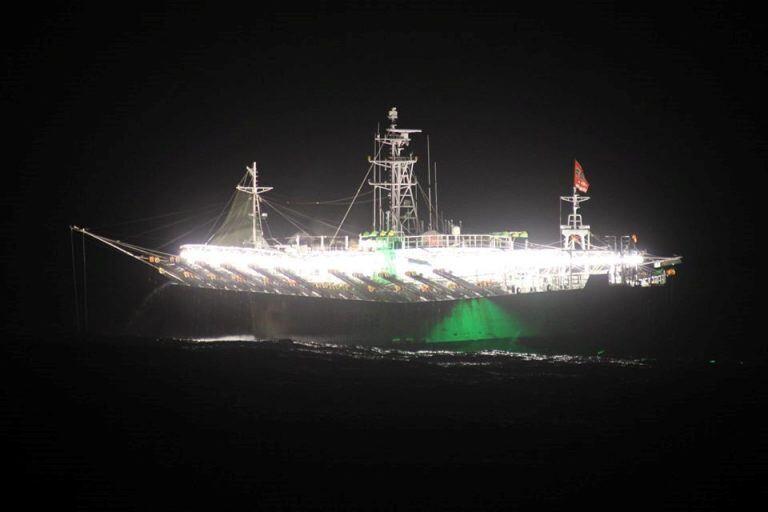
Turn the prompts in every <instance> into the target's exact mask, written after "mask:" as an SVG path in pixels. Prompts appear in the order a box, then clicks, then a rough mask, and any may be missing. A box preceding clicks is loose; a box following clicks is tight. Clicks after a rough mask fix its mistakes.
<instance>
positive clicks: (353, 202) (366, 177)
mask: <svg viewBox="0 0 768 512" xmlns="http://www.w3.org/2000/svg"><path fill="white" fill-rule="evenodd" d="M382 147H383V145H382V146H379V150H378V151H377V152H376V156H375V157H373V160H372V161H371V165H369V166H368V171H367V172H366V173H365V176H363V181H361V182H360V186H359V187H357V192H355V196H354V197H353V198H352V202H350V203H349V208H347V212H346V213H345V214H344V217H343V218H342V219H341V222H339V226H338V227H337V228H336V232H335V233H334V234H333V237H332V238H331V245H333V242H335V241H336V236H337V235H338V234H339V230H340V229H341V226H342V225H344V221H346V220H347V216H348V215H349V212H350V211H351V210H352V205H354V204H355V199H357V196H358V195H359V194H360V191H361V190H362V189H363V185H364V184H365V182H366V180H368V175H369V174H371V169H373V166H374V165H376V164H375V161H376V159H378V158H379V154H380V153H381V148H382Z"/></svg>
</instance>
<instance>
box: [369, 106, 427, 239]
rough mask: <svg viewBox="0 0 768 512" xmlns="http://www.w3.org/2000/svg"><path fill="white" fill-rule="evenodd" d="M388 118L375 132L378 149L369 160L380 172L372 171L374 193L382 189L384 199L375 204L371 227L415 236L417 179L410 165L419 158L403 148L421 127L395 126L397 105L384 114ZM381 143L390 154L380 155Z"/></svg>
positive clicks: (417, 215)
mask: <svg viewBox="0 0 768 512" xmlns="http://www.w3.org/2000/svg"><path fill="white" fill-rule="evenodd" d="M387 117H388V118H389V121H390V125H389V127H388V128H387V129H386V132H385V134H384V135H381V134H377V135H376V137H375V141H376V143H377V144H378V145H379V148H380V149H379V151H378V152H377V154H376V156H375V157H374V158H370V157H369V158H368V161H369V162H370V163H372V164H374V165H375V166H376V167H377V168H380V169H381V170H383V172H375V173H374V178H373V181H370V182H369V184H370V185H371V186H373V187H374V195H376V193H377V192H379V191H385V193H386V201H385V200H384V198H382V200H381V201H379V203H378V211H376V212H375V214H374V219H373V229H374V230H386V231H394V232H395V233H397V234H399V235H415V234H418V233H419V232H420V225H419V213H418V207H417V203H416V187H417V185H418V182H417V180H416V176H415V174H414V172H413V166H414V165H415V164H416V161H417V160H418V158H417V157H416V156H414V155H413V154H412V153H410V154H407V155H406V154H405V153H404V150H405V149H406V147H407V146H408V145H409V144H410V142H411V137H410V136H411V134H412V133H421V130H414V129H405V128H398V127H397V117H398V115H397V107H392V109H391V110H390V111H389V114H388V116H387ZM382 146H388V148H389V152H388V153H389V154H387V155H386V156H385V157H384V158H380V155H381V153H382V150H383V149H384V148H383V147H382Z"/></svg>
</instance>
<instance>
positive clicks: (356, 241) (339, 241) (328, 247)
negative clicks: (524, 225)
mask: <svg viewBox="0 0 768 512" xmlns="http://www.w3.org/2000/svg"><path fill="white" fill-rule="evenodd" d="M276 245H278V246H282V247H285V248H287V247H293V248H300V249H302V250H311V251H344V250H349V249H358V248H360V249H363V250H365V249H378V248H382V247H388V248H393V249H433V248H448V247H453V248H459V247H461V248H464V247H469V248H490V249H524V248H526V247H527V246H528V240H527V239H526V238H518V237H514V236H506V235H488V234H486V235H445V234H424V235H410V236H394V235H389V234H386V233H385V232H383V233H382V234H376V235H369V234H362V235H359V236H357V237H354V238H351V237H349V236H338V237H336V238H333V237H331V236H311V235H296V236H293V237H290V238H286V239H284V241H283V242H282V243H279V244H276Z"/></svg>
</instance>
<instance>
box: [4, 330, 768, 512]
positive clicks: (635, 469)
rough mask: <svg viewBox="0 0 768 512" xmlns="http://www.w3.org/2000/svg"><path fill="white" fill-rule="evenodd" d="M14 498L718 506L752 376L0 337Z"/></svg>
mask: <svg viewBox="0 0 768 512" xmlns="http://www.w3.org/2000/svg"><path fill="white" fill-rule="evenodd" d="M2 346H3V354H2V367H1V368H2V376H3V386H2V411H3V413H2V418H1V420H0V430H1V431H2V437H3V453H4V461H5V466H6V468H9V469H11V472H10V476H6V477H5V478H4V481H3V483H4V487H5V488H6V490H5V491H4V495H5V497H6V499H7V500H16V499H20V500H22V501H21V503H23V504H24V508H27V509H31V508H34V507H37V506H46V507H51V506H55V507H56V510H113V509H120V510H190V509H201V508H206V509H212V510H231V509H237V510H510V509H514V508H522V507H528V508H533V507H536V508H537V509H541V508H547V509H557V510H563V509H570V508H573V507H576V506H579V507H581V506H587V507H589V508H590V509H604V508H605V509H611V510H624V509H643V510H659V509H680V510H691V509H697V510H698V509H708V510H722V509H733V508H734V507H738V506H742V505H746V504H748V503H750V501H751V500H753V499H755V498H757V499H760V498H765V497H766V488H767V487H766V483H765V482H766V477H767V476H768V474H767V472H766V468H767V464H766V444H767V443H766V433H767V431H766V421H765V420H764V419H763V418H762V416H763V414H762V413H764V409H765V404H766V394H767V393H766V387H765V379H764V377H763V376H764V368H763V367H762V366H761V365H758V364H755V363H752V362H750V361H739V360H731V361H715V360H676V359H675V360H673V359H670V360H651V359H620V358H609V357H598V356H594V357H583V356H568V355H546V356H545V355H536V354H521V353H511V352H503V351H478V352H451V351H427V350H424V351H419V350H395V349H387V348H375V347H363V346H342V345H333V344H325V343H319V342H316V341H313V340H311V339H307V340H255V339H252V338H249V337H237V336H233V337H227V338H218V339H194V340H190V339H185V340H177V339H154V338H122V337H104V336H101V337H99V336H88V337H62V338H59V337H47V338H40V339H35V338H9V339H6V340H5V342H4V343H3V344H2Z"/></svg>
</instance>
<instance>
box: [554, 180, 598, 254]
mask: <svg viewBox="0 0 768 512" xmlns="http://www.w3.org/2000/svg"><path fill="white" fill-rule="evenodd" d="M560 199H561V200H562V201H565V202H567V203H572V204H573V212H572V213H569V214H568V223H567V224H561V225H560V237H561V239H562V242H563V249H566V250H576V249H581V250H583V251H588V250H589V249H590V248H591V247H592V241H591V233H590V230H589V226H588V225H586V224H583V223H582V222H581V214H580V213H579V203H583V202H584V201H589V197H587V196H580V195H579V193H578V191H577V190H576V187H573V195H572V196H560Z"/></svg>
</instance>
